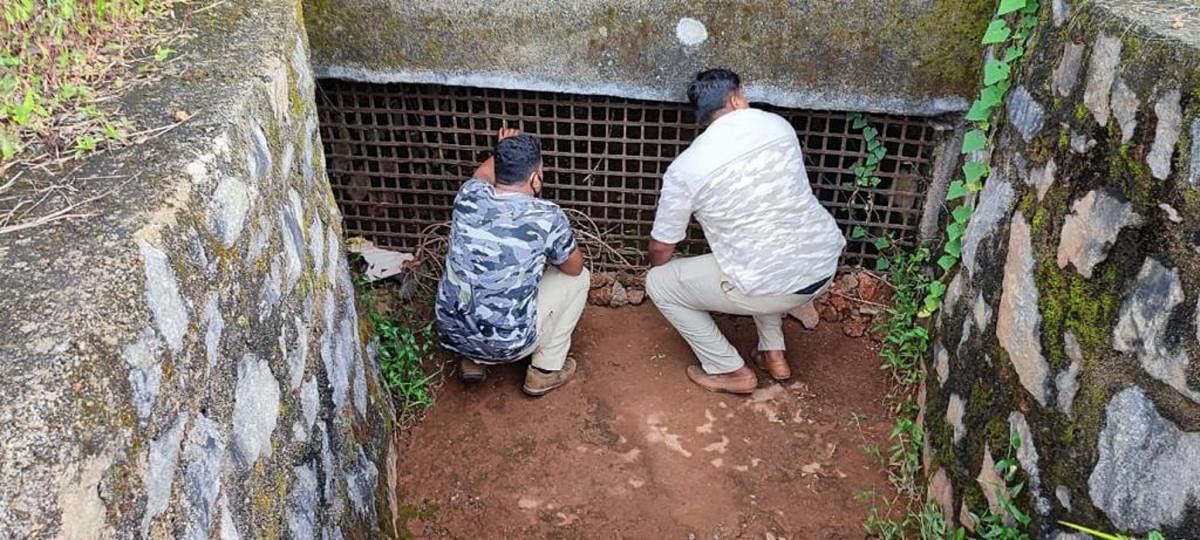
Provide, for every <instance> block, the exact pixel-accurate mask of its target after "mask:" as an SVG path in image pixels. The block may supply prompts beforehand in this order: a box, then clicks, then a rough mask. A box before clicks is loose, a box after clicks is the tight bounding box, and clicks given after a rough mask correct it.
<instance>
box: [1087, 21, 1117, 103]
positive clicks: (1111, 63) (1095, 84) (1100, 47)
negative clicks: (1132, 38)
mask: <svg viewBox="0 0 1200 540" xmlns="http://www.w3.org/2000/svg"><path fill="white" fill-rule="evenodd" d="M1120 63H1121V39H1120V38H1119V37H1113V36H1110V35H1108V34H1106V33H1104V32H1100V33H1099V34H1098V35H1097V36H1096V41H1095V42H1094V43H1093V44H1092V59H1091V62H1090V64H1089V65H1088V75H1087V85H1086V86H1085V87H1084V90H1083V104H1084V105H1086V106H1087V108H1088V110H1090V111H1091V112H1092V117H1093V118H1095V119H1096V123H1098V124H1100V125H1101V126H1106V125H1108V117H1109V114H1111V109H1110V108H1109V101H1108V99H1109V93H1110V92H1111V90H1112V84H1113V78H1115V77H1116V75H1117V67H1118V66H1119V65H1120Z"/></svg>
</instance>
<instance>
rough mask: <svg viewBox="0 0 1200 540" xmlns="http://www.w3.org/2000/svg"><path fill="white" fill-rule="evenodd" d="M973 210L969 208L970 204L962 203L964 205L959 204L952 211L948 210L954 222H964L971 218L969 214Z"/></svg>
mask: <svg viewBox="0 0 1200 540" xmlns="http://www.w3.org/2000/svg"><path fill="white" fill-rule="evenodd" d="M974 212H975V209H974V208H971V207H970V206H967V205H965V204H964V205H961V206H959V207H958V208H955V209H954V211H953V212H950V215H952V216H954V222H955V223H963V224H965V223H966V222H968V221H970V220H971V214H972V213H974Z"/></svg>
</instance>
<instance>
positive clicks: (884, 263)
mask: <svg viewBox="0 0 1200 540" xmlns="http://www.w3.org/2000/svg"><path fill="white" fill-rule="evenodd" d="M891 267H892V263H891V262H890V261H888V260H887V257H880V258H878V259H875V270H878V271H880V272H882V271H884V270H887V269H888V268H891Z"/></svg>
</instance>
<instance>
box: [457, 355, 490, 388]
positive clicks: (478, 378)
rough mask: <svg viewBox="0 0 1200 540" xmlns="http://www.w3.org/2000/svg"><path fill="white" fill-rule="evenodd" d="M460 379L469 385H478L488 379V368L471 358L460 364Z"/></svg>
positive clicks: (462, 360)
mask: <svg viewBox="0 0 1200 540" xmlns="http://www.w3.org/2000/svg"><path fill="white" fill-rule="evenodd" d="M458 378H459V379H460V380H462V382H464V383H467V384H478V383H481V382H483V380H484V379H486V378H487V367H485V366H484V365H483V364H480V363H478V362H476V361H474V360H471V359H469V358H463V359H461V360H459V362H458Z"/></svg>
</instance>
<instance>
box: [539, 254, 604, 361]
mask: <svg viewBox="0 0 1200 540" xmlns="http://www.w3.org/2000/svg"><path fill="white" fill-rule="evenodd" d="M591 283H592V279H591V275H590V274H589V273H588V271H587V269H586V268H585V269H584V270H583V273H581V274H579V275H578V276H568V275H567V274H564V273H562V271H561V270H559V269H557V268H555V267H553V266H551V267H548V268H546V273H545V274H543V275H542V282H541V284H539V285H538V297H537V342H536V343H534V344H533V346H532V347H530V348H529V350H528V351H527V352H526V353H525V354H522V355H521V356H522V357H524V356H525V355H526V354H532V355H533V358H532V359H531V360H530V365H532V366H533V367H536V368H539V369H544V370H546V371H558V370H560V369H562V367H563V363H564V362H566V361H567V353H568V352H570V350H571V332H573V331H574V330H575V324H576V323H578V322H579V316H580V315H582V314H583V307H584V306H585V305H587V295H588V290H589V289H590V288H591Z"/></svg>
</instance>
